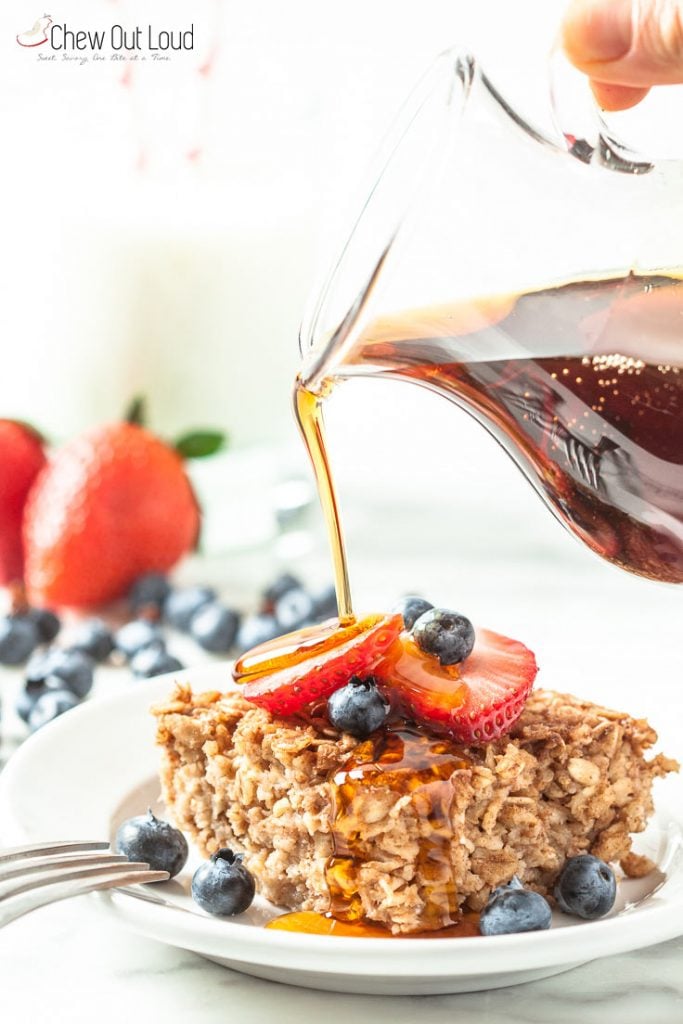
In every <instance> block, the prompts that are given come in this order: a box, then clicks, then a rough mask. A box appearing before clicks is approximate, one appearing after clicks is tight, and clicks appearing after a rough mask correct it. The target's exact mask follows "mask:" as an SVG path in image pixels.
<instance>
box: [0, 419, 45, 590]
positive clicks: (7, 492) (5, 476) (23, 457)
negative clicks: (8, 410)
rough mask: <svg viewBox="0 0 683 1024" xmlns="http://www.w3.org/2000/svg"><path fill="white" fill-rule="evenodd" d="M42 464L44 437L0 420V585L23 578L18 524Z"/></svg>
mask: <svg viewBox="0 0 683 1024" xmlns="http://www.w3.org/2000/svg"><path fill="white" fill-rule="evenodd" d="M44 465H45V452H44V451H43V440H42V438H41V436H40V434H38V433H37V432H36V431H35V430H33V429H32V428H31V427H28V426H26V425H25V424H24V423H17V422H16V421H15V420H0V586H7V585H8V584H10V583H16V582H18V581H20V580H21V579H22V578H23V573H24V550H23V543H22V534H21V525H22V518H23V514H24V506H25V504H26V498H27V495H28V492H29V490H30V488H31V484H32V483H33V481H34V480H35V478H36V476H37V474H38V473H39V471H40V470H41V469H42V468H43V466H44Z"/></svg>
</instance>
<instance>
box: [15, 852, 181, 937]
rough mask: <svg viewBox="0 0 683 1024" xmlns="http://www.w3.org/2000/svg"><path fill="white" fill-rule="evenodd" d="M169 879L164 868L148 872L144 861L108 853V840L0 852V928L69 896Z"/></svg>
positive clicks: (147, 866)
mask: <svg viewBox="0 0 683 1024" xmlns="http://www.w3.org/2000/svg"><path fill="white" fill-rule="evenodd" d="M105 851H106V852H105ZM168 877H169V875H168V872H167V871H151V870H150V868H149V865H148V864H137V863H134V862H132V861H129V860H127V858H126V857H124V856H123V854H121V853H112V852H111V850H110V849H109V843H102V842H86V841H83V842H81V841H74V842H69V841H64V842H56V843H34V844H33V845H31V846H15V847H13V848H11V849H9V850H0V928H2V927H3V925H6V924H9V923H10V921H15V920H16V919H17V918H18V917H21V916H22V915H23V914H28V912H29V911H30V910H37V908H38V907H45V906H47V904H48V903H56V902H57V901H58V900H65V899H68V898H69V897H70V896H80V895H81V894H82V893H86V892H94V891H95V890H96V889H115V888H118V887H119V886H124V885H134V884H137V883H138V882H163V881H165V880H166V879H167V878H168Z"/></svg>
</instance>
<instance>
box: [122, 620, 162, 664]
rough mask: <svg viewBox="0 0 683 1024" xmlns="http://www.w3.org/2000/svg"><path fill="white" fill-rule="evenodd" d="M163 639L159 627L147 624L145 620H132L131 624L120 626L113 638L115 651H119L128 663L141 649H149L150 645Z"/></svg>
mask: <svg viewBox="0 0 683 1024" xmlns="http://www.w3.org/2000/svg"><path fill="white" fill-rule="evenodd" d="M163 639H164V637H163V633H162V632H161V629H160V628H159V626H157V625H155V624H154V623H153V622H148V621H147V619H133V620H132V622H127V623H126V625H125V626H121V629H119V630H118V632H117V633H116V636H115V637H114V642H115V644H116V648H117V650H119V651H121V653H122V654H123V655H124V656H125V658H126V660H127V661H130V659H131V658H132V657H133V656H134V655H136V654H137V652H138V651H141V650H142V649H143V647H149V645H150V644H152V643H155V642H156V641H158V640H162V641H163Z"/></svg>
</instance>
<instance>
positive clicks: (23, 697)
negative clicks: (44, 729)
mask: <svg viewBox="0 0 683 1024" xmlns="http://www.w3.org/2000/svg"><path fill="white" fill-rule="evenodd" d="M44 693H45V686H44V684H43V683H29V682H28V681H27V682H26V683H25V684H24V687H23V689H22V690H21V691H20V693H19V696H18V697H17V701H16V704H15V705H14V710H15V711H16V713H17V714H18V716H19V718H20V719H21V720H22V722H28V719H29V715H30V714H31V711H32V710H33V706H34V704H35V703H36V701H37V700H38V698H39V697H42V695H43V694H44Z"/></svg>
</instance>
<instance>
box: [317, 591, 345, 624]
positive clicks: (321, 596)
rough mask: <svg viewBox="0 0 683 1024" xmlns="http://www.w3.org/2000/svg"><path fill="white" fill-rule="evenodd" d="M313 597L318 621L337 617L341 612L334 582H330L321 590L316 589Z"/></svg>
mask: <svg viewBox="0 0 683 1024" xmlns="http://www.w3.org/2000/svg"><path fill="white" fill-rule="evenodd" d="M311 597H312V598H313V614H314V616H315V618H316V620H317V621H318V622H320V621H322V620H324V619H332V618H336V617H337V615H338V614H339V613H338V609H337V591H336V590H335V586H334V583H328V584H327V585H326V586H324V587H321V588H320V590H314V591H313V592H312V593H311Z"/></svg>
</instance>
